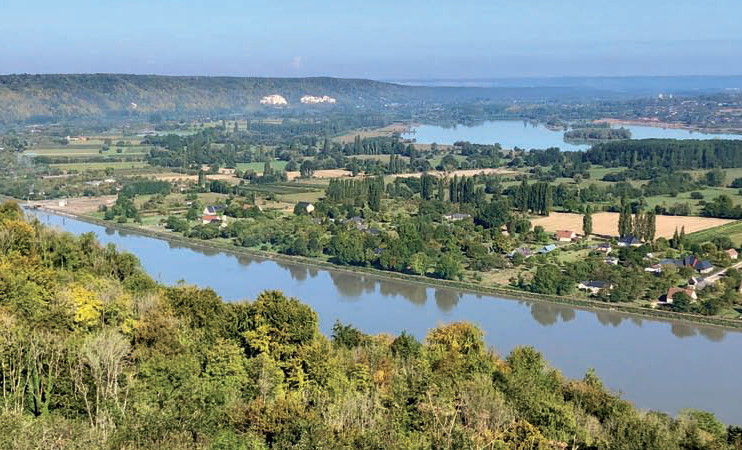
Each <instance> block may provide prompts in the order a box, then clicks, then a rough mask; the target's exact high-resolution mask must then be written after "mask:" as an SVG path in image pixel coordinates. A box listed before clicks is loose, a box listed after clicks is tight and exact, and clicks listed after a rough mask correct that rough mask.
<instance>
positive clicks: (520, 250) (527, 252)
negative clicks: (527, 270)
mask: <svg viewBox="0 0 742 450" xmlns="http://www.w3.org/2000/svg"><path fill="white" fill-rule="evenodd" d="M516 254H518V255H520V256H522V257H523V258H529V257H531V256H533V251H531V249H530V248H527V247H521V248H516V249H515V250H513V251H512V252H510V253H508V257H509V258H512V257H513V256H515V255H516Z"/></svg>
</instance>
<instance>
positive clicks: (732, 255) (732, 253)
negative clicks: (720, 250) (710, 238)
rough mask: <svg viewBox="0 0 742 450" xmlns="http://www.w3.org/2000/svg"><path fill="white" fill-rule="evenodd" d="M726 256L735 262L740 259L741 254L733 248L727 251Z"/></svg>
mask: <svg viewBox="0 0 742 450" xmlns="http://www.w3.org/2000/svg"><path fill="white" fill-rule="evenodd" d="M726 254H727V255H729V257H730V258H731V259H732V260H735V259H737V258H739V253H737V250H736V249H733V248H730V249H729V250H727V251H726Z"/></svg>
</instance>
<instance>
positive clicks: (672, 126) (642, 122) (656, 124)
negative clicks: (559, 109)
mask: <svg viewBox="0 0 742 450" xmlns="http://www.w3.org/2000/svg"><path fill="white" fill-rule="evenodd" d="M595 123H607V124H610V125H615V126H621V125H626V126H641V127H652V128H661V129H664V130H687V131H691V132H694V133H701V134H739V135H742V130H740V129H737V128H703V127H697V126H692V125H686V124H682V123H673V122H661V121H659V120H654V119H650V118H645V119H632V120H628V119H612V118H603V119H598V120H596V121H595Z"/></svg>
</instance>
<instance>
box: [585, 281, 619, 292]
mask: <svg viewBox="0 0 742 450" xmlns="http://www.w3.org/2000/svg"><path fill="white" fill-rule="evenodd" d="M577 289H579V290H581V291H587V292H589V293H590V294H591V295H598V294H600V291H603V290H611V289H613V284H612V283H609V282H608V281H583V282H582V283H580V284H578V285H577Z"/></svg>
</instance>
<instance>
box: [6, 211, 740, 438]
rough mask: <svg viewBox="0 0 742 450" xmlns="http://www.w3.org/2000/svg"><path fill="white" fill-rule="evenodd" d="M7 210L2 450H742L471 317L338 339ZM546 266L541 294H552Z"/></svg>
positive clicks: (302, 313) (300, 307)
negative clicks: (486, 335)
mask: <svg viewBox="0 0 742 450" xmlns="http://www.w3.org/2000/svg"><path fill="white" fill-rule="evenodd" d="M0 216H1V217H2V220H1V221H0V223H1V225H0V232H2V233H0V234H2V235H3V236H11V235H12V236H14V237H13V238H6V239H4V240H3V246H2V249H1V250H2V252H1V253H0V269H1V270H0V323H2V328H1V329H0V373H2V376H3V380H4V383H3V385H2V387H1V389H2V390H3V396H2V399H3V402H2V403H1V404H0V446H2V447H3V448H39V447H41V448H86V449H87V448H89V449H98V448H99V449H104V448H204V449H205V448H487V447H493V448H503V449H521V448H529V449H533V448H542V449H552V448H596V449H603V448H604V449H608V448H611V449H612V448H626V449H628V448H646V449H684V448H709V449H711V448H714V449H732V448H739V447H738V446H739V442H740V435H742V433H740V431H739V428H737V427H729V428H728V429H725V428H724V426H723V425H721V424H720V423H719V422H718V421H717V420H716V419H715V417H714V416H713V415H712V414H709V413H704V412H700V411H687V412H684V413H683V414H681V416H680V417H679V418H677V419H674V418H671V417H669V416H667V415H664V414H658V413H642V412H639V411H637V410H635V409H634V408H633V407H632V406H631V405H630V404H629V403H628V402H626V401H624V400H622V399H621V398H620V397H619V396H618V395H616V394H613V393H611V392H609V391H607V390H606V389H605V388H604V387H603V385H602V383H601V382H600V380H599V379H598V377H597V376H596V375H595V374H594V373H593V372H592V371H589V372H588V373H587V374H586V375H585V378H584V379H583V380H579V381H578V380H567V379H565V378H564V377H563V376H562V375H561V374H560V373H558V372H557V371H555V370H553V369H550V368H549V367H548V366H547V364H546V362H545V359H544V358H543V356H542V355H541V354H539V353H538V352H536V351H535V350H534V349H532V348H516V349H515V350H513V351H512V352H511V354H510V355H508V356H507V357H506V358H504V359H503V358H500V357H498V356H497V355H496V354H494V353H493V352H492V351H490V350H488V348H487V345H486V344H485V342H484V339H483V334H482V331H481V330H480V329H478V328H477V327H475V326H473V325H470V324H465V323H454V324H449V325H446V326H439V327H437V328H435V329H433V330H431V331H430V332H429V333H428V336H427V338H426V339H425V340H424V342H423V343H421V342H419V341H418V340H417V339H415V337H413V336H411V335H409V334H407V333H402V334H400V335H399V336H397V337H394V338H392V337H388V336H369V335H366V334H364V333H362V332H361V331H360V330H358V329H356V328H354V327H353V326H351V325H343V324H340V323H336V324H335V326H334V327H333V330H332V341H329V340H328V339H327V338H325V337H324V336H323V335H322V334H320V333H319V330H318V318H317V315H316V314H315V313H314V311H312V310H311V308H309V307H308V306H306V305H304V304H302V303H301V302H300V301H299V300H297V299H290V298H286V297H285V296H284V295H283V294H282V293H280V292H277V291H271V292H264V293H262V294H260V295H259V296H258V298H257V299H255V300H254V301H252V302H234V303H225V302H223V301H222V299H221V298H219V297H218V296H217V295H216V294H215V293H214V292H213V291H211V290H204V289H199V288H196V287H191V286H175V287H165V286H159V285H157V284H155V283H154V282H151V280H150V281H149V282H144V281H143V280H142V279H143V278H144V279H146V278H147V276H146V275H145V274H143V273H142V272H141V269H140V268H139V266H138V264H137V262H136V260H135V259H132V258H131V257H130V256H128V255H124V254H119V253H117V252H116V251H115V249H114V248H112V247H105V248H102V247H100V246H99V245H98V244H97V243H96V242H95V240H94V239H92V236H90V235H84V236H81V237H79V238H72V237H71V236H69V235H65V234H58V233H56V232H51V231H49V230H47V229H45V228H44V227H43V226H41V225H40V224H38V223H34V224H31V225H29V224H26V223H25V222H23V221H22V219H20V217H19V216H20V214H19V211H18V209H17V207H14V206H12V205H10V206H8V205H6V206H3V207H2V208H0ZM10 230H13V231H12V233H9V231H10ZM444 258H445V256H444ZM451 258H453V257H451ZM449 262H450V261H449ZM543 267H545V268H547V269H545V271H544V270H542V269H541V267H540V268H539V270H538V271H537V274H536V279H534V286H546V285H548V284H549V283H551V284H555V285H557V286H558V285H559V282H555V281H553V278H554V275H555V271H554V269H549V267H554V266H543ZM446 270H449V269H446ZM574 270H576V271H580V270H584V267H577V268H575V269H574ZM732 275H734V273H732ZM737 275H738V274H737ZM737 275H735V276H737ZM570 276H577V275H575V274H570ZM132 280H138V281H132ZM550 280H551V281H550ZM541 289H542V288H539V290H541ZM676 301H677V297H676Z"/></svg>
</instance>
